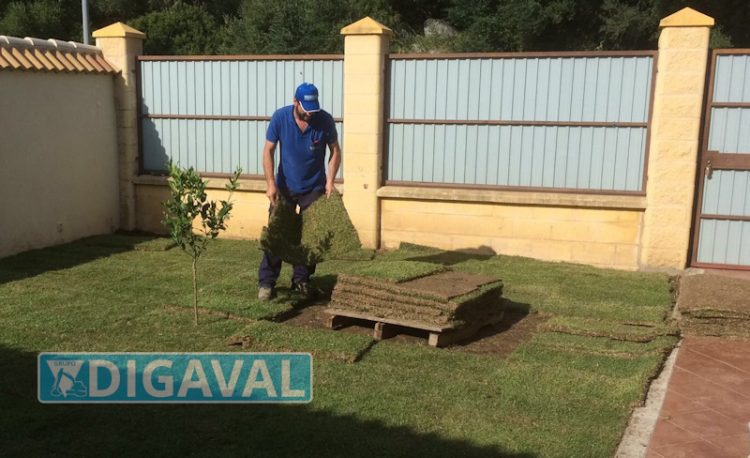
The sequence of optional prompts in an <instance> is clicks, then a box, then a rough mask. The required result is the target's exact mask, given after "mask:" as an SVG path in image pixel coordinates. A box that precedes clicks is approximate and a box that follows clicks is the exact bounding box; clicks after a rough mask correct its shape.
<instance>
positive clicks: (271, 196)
mask: <svg viewBox="0 0 750 458" xmlns="http://www.w3.org/2000/svg"><path fill="white" fill-rule="evenodd" d="M266 197H268V200H270V201H271V205H276V201H277V200H279V191H278V190H277V189H276V183H274V182H273V181H269V182H268V187H267V188H266Z"/></svg>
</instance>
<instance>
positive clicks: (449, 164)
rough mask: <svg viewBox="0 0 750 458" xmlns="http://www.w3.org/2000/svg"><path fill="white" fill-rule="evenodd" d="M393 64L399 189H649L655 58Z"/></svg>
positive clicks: (393, 155)
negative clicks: (417, 185)
mask: <svg viewBox="0 0 750 458" xmlns="http://www.w3.org/2000/svg"><path fill="white" fill-rule="evenodd" d="M390 64H391V65H390V105H389V106H390V112H389V114H388V117H389V126H388V135H389V138H388V162H387V164H388V170H387V174H388V179H389V180H391V181H404V182H432V183H449V184H458V185H497V186H523V187H540V188H573V189H586V190H602V191H634V192H638V191H642V190H643V170H644V167H645V152H646V148H647V145H646V136H647V122H648V119H649V114H650V109H651V107H650V96H651V91H652V87H651V85H652V78H653V56H652V55H649V54H643V53H639V54H637V55H616V56H604V55H603V56H601V57H598V56H597V57H562V56H561V57H554V56H553V57H547V56H544V57H518V58H515V57H509V58H505V57H503V58H476V57H469V56H467V58H443V59H441V58H419V59H409V58H405V59H403V58H398V59H392V60H391V62H390ZM440 121H446V122H445V123H441V122H440ZM461 121H466V123H461ZM524 123H528V125H524Z"/></svg>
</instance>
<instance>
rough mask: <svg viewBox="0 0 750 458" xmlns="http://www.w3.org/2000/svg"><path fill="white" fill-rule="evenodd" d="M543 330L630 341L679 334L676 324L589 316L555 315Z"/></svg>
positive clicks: (646, 340) (542, 327) (544, 325)
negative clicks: (625, 321) (636, 321)
mask: <svg viewBox="0 0 750 458" xmlns="http://www.w3.org/2000/svg"><path fill="white" fill-rule="evenodd" d="M540 329H541V330H544V331H555V332H560V333H565V334H574V335H580V336H591V337H608V338H610V339H615V340H625V341H630V342H649V341H651V340H654V339H655V338H657V337H659V336H668V335H679V329H678V328H677V327H676V326H672V325H666V324H658V325H657V324H652V323H642V322H641V323H623V322H614V321H608V320H596V319H589V318H577V317H563V316H556V317H553V318H551V319H549V320H547V321H546V322H545V323H544V324H543V325H542V326H541V327H540Z"/></svg>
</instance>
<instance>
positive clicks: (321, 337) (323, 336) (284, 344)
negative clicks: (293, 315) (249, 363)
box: [227, 321, 374, 363]
mask: <svg viewBox="0 0 750 458" xmlns="http://www.w3.org/2000/svg"><path fill="white" fill-rule="evenodd" d="M373 342H374V341H373V339H372V338H370V337H367V336H362V335H358V334H348V333H334V332H331V331H328V330H325V329H312V328H303V327H298V326H290V325H286V324H281V323H272V322H270V321H258V322H256V323H253V324H251V325H249V326H247V327H246V328H244V329H242V330H241V331H239V332H238V333H236V334H235V335H233V336H231V337H230V338H228V339H227V344H228V345H232V346H239V347H241V348H243V349H244V350H245V351H247V350H250V351H273V352H302V353H312V355H313V357H314V358H315V359H316V361H317V360H318V359H319V358H320V359H326V360H331V361H342V362H346V363H353V362H355V361H356V360H357V359H358V358H359V357H360V356H361V354H362V353H363V352H364V351H365V350H367V349H369V348H370V346H371V345H372V343H373Z"/></svg>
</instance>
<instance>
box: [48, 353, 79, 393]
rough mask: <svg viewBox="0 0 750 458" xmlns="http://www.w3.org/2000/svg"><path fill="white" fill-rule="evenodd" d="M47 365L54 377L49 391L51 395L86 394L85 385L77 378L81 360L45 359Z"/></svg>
mask: <svg viewBox="0 0 750 458" xmlns="http://www.w3.org/2000/svg"><path fill="white" fill-rule="evenodd" d="M47 366H49V368H50V370H51V371H52V375H53V376H54V377H55V382H54V384H53V385H52V392H51V393H50V394H51V395H52V396H54V397H56V398H59V397H63V398H67V397H69V396H74V397H77V398H82V397H85V396H86V395H87V394H88V389H87V388H86V385H85V384H84V383H83V382H82V381H80V380H78V373H79V372H80V371H81V367H83V361H82V360H69V359H55V360H51V361H47Z"/></svg>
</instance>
